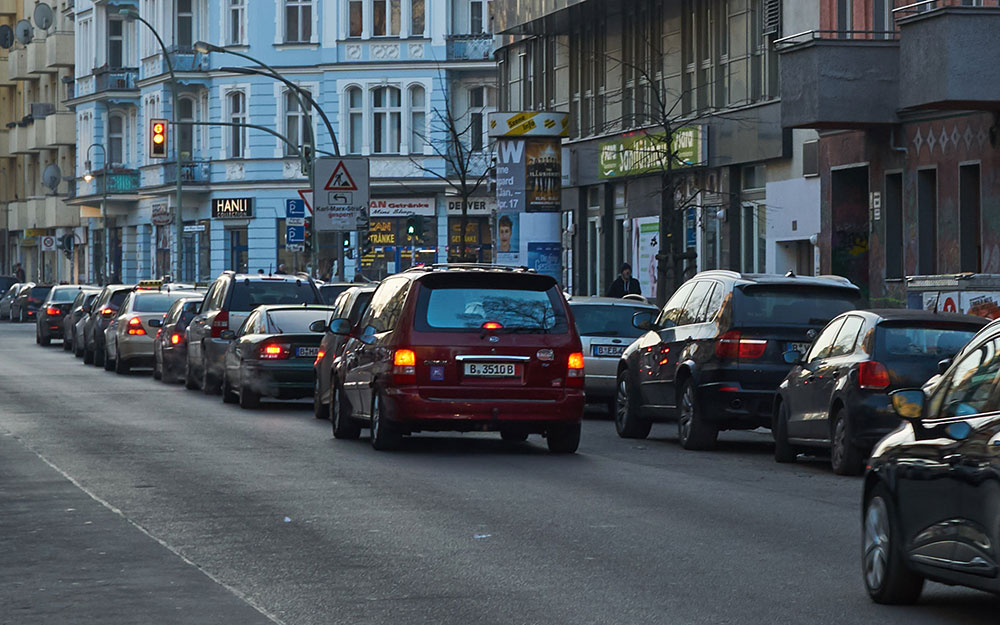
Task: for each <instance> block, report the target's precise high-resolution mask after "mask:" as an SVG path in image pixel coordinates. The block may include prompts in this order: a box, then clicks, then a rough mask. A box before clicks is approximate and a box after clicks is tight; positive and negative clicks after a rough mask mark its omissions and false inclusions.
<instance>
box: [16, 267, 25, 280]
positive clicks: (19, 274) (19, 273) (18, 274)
mask: <svg viewBox="0 0 1000 625" xmlns="http://www.w3.org/2000/svg"><path fill="white" fill-rule="evenodd" d="M14 278H15V279H16V280H17V281H18V282H24V267H22V266H21V263H18V264H16V265H14Z"/></svg>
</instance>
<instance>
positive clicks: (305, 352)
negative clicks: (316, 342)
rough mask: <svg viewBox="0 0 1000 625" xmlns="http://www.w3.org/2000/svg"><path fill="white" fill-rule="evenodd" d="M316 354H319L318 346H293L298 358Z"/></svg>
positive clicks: (312, 356)
mask: <svg viewBox="0 0 1000 625" xmlns="http://www.w3.org/2000/svg"><path fill="white" fill-rule="evenodd" d="M317 354H319V348H318V347H297V348H295V355H296V356H298V357H299V358H305V357H306V356H308V357H309V358H315V357H316V355H317Z"/></svg>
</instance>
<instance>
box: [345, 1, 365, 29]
mask: <svg viewBox="0 0 1000 625" xmlns="http://www.w3.org/2000/svg"><path fill="white" fill-rule="evenodd" d="M347 7H348V8H347V12H348V16H347V18H348V21H349V24H350V31H348V35H349V36H351V37H360V36H361V34H362V33H363V32H364V23H365V22H364V15H365V5H364V3H362V1H361V0H350V2H348V5H347Z"/></svg>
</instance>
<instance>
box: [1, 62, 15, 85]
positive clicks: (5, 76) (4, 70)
mask: <svg viewBox="0 0 1000 625" xmlns="http://www.w3.org/2000/svg"><path fill="white" fill-rule="evenodd" d="M11 83H13V81H12V80H11V78H10V64H9V63H4V62H0V87H2V86H4V85H9V84H11Z"/></svg>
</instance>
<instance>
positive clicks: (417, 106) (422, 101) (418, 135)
mask: <svg viewBox="0 0 1000 625" xmlns="http://www.w3.org/2000/svg"><path fill="white" fill-rule="evenodd" d="M426 109H427V96H426V94H425V92H424V88H423V87H410V153H412V154H422V153H423V151H424V146H425V145H426V144H427V113H426Z"/></svg>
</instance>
